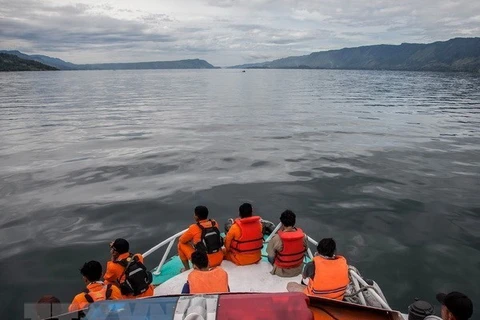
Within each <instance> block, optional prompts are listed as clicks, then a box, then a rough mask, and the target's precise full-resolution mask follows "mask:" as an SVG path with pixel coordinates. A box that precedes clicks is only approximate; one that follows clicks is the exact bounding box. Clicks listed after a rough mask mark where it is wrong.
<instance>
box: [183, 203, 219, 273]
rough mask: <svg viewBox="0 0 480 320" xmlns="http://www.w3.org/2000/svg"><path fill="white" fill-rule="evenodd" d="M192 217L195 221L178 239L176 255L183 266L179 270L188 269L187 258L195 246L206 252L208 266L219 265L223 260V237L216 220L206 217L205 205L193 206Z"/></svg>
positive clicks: (188, 258)
mask: <svg viewBox="0 0 480 320" xmlns="http://www.w3.org/2000/svg"><path fill="white" fill-rule="evenodd" d="M193 218H194V219H195V221H196V223H195V224H192V225H190V227H188V230H187V231H186V232H185V233H184V234H182V235H181V236H180V238H179V239H178V256H179V257H180V260H181V261H182V263H183V267H184V268H183V269H182V270H181V271H185V270H188V269H190V265H189V263H188V260H190V257H191V255H192V253H193V252H194V251H195V248H196V249H197V250H203V251H206V252H207V253H208V262H209V265H210V267H216V266H219V265H220V264H221V263H222V261H223V251H222V246H223V239H222V237H221V236H220V231H219V230H218V224H217V222H216V221H215V220H212V219H208V209H207V207H205V206H198V207H195V210H194V214H193Z"/></svg>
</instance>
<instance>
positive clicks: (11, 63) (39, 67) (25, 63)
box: [0, 52, 58, 71]
mask: <svg viewBox="0 0 480 320" xmlns="http://www.w3.org/2000/svg"><path fill="white" fill-rule="evenodd" d="M47 70H58V69H57V68H54V67H51V66H47V65H45V64H43V63H40V62H38V61H34V60H29V59H22V58H20V57H18V56H16V55H13V54H7V53H1V52H0V71H47Z"/></svg>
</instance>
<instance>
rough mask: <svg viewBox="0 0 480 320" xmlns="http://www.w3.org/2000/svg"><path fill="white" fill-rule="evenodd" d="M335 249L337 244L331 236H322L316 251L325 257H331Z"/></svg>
mask: <svg viewBox="0 0 480 320" xmlns="http://www.w3.org/2000/svg"><path fill="white" fill-rule="evenodd" d="M335 251H337V244H336V243H335V240H333V239H332V238H324V239H322V240H320V242H319V243H318V246H317V252H318V253H319V254H321V255H322V256H325V257H333V256H334V255H335Z"/></svg>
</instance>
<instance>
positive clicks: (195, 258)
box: [192, 250, 208, 269]
mask: <svg viewBox="0 0 480 320" xmlns="http://www.w3.org/2000/svg"><path fill="white" fill-rule="evenodd" d="M192 264H193V265H194V266H195V267H196V268H197V269H205V268H208V256H207V253H206V252H203V251H199V250H197V251H194V252H193V253H192Z"/></svg>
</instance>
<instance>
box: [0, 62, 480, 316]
mask: <svg viewBox="0 0 480 320" xmlns="http://www.w3.org/2000/svg"><path fill="white" fill-rule="evenodd" d="M479 128H480V76H478V75H471V74H451V73H422V72H389V71H340V70H337V71H335V70H331V71H329V70H247V72H246V73H242V72H241V70H198V71H196V70H188V71H159V70H147V71H72V72H28V73H1V74H0V136H1V140H0V164H1V166H0V258H1V259H0V270H1V275H2V285H1V286H0V299H1V301H2V303H1V306H0V318H1V319H14V318H15V319H16V318H18V319H21V318H23V317H22V315H23V304H24V303H27V302H35V301H36V300H38V298H39V297H40V296H42V295H44V294H53V295H56V296H58V297H59V298H60V300H61V301H62V302H70V301H71V299H72V297H73V295H74V294H76V293H78V292H80V291H81V290H82V289H83V283H82V280H81V277H80V274H79V272H78V269H79V268H80V267H81V266H82V265H83V263H84V262H85V261H88V260H91V259H95V260H99V261H101V262H102V263H104V262H105V261H106V260H107V259H108V258H109V248H108V243H109V242H110V241H111V240H113V239H114V238H116V237H124V238H127V239H129V240H130V243H131V247H132V250H133V251H136V252H144V251H146V250H147V249H149V248H150V247H151V246H153V245H155V244H156V243H158V242H160V241H161V240H162V239H164V238H166V237H167V236H170V235H172V234H174V233H176V232H178V231H179V230H181V229H183V228H185V226H186V225H187V224H189V223H191V222H192V213H193V212H192V211H193V207H194V206H196V205H199V204H203V205H206V206H208V207H209V209H210V212H211V216H212V217H214V218H215V219H217V220H219V221H222V222H223V221H225V220H226V219H227V218H229V217H232V216H235V215H236V214H237V208H238V206H239V205H240V204H241V203H242V202H245V201H249V202H252V203H253V205H254V208H255V209H256V211H257V213H258V214H260V215H261V216H262V217H264V218H265V219H268V220H272V221H275V222H277V221H278V217H279V216H280V213H281V212H282V211H283V210H285V209H287V208H290V209H292V210H294V211H295V212H296V213H297V224H298V225H299V226H300V227H302V228H303V229H304V230H305V231H306V232H307V233H308V234H310V235H311V236H312V237H314V238H316V239H321V238H323V237H334V238H335V239H336V240H337V244H338V251H339V254H343V255H345V256H346V257H347V259H348V260H349V262H350V264H353V265H355V266H356V267H357V268H359V270H360V272H361V273H362V275H363V276H365V277H369V278H372V279H374V280H376V281H377V282H378V283H379V284H380V286H381V287H382V288H383V291H384V293H385V295H386V297H387V299H388V301H389V302H390V304H391V305H392V306H393V307H394V308H397V309H400V310H401V311H406V308H407V306H408V304H409V303H410V302H412V301H413V299H414V298H416V297H418V298H423V299H427V300H429V301H430V302H432V303H433V302H434V301H435V293H437V292H439V291H449V290H458V291H463V292H465V293H466V294H467V295H469V296H470V297H471V299H472V300H473V301H474V302H475V301H476V302H478V301H480V286H479V285H478V283H479V281H480V194H479V190H480V129H479ZM160 257H161V256H160V254H157V255H153V256H150V257H149V258H148V260H147V265H148V266H149V267H154V266H155V265H156V264H157V263H158V262H159V260H160ZM179 290H181V288H179ZM477 308H478V307H477ZM477 314H478V312H477Z"/></svg>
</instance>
